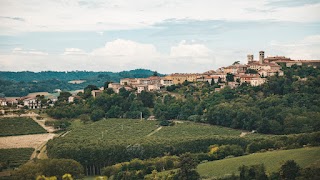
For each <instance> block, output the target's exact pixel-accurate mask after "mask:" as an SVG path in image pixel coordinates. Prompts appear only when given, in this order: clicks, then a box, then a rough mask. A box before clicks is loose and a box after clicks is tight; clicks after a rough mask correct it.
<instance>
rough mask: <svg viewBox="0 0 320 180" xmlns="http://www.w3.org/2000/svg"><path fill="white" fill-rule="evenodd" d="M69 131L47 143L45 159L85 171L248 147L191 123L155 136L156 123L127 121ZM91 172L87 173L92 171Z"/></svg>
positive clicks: (235, 136) (231, 134) (232, 135)
mask: <svg viewBox="0 0 320 180" xmlns="http://www.w3.org/2000/svg"><path fill="white" fill-rule="evenodd" d="M71 127H72V128H71V131H70V132H69V133H68V134H66V135H65V136H64V137H59V138H54V139H53V140H50V141H49V142H48V144H47V150H48V155H49V157H51V158H72V159H75V160H77V161H78V162H80V163H81V164H83V165H84V166H85V167H87V166H90V167H91V166H92V165H93V164H94V166H95V167H92V168H94V169H99V168H101V167H104V166H106V165H111V164H114V163H118V162H124V161H128V160H130V159H132V158H140V159H147V158H152V157H158V156H163V155H164V154H165V153H169V154H181V153H184V152H195V153H197V152H207V150H208V146H209V145H212V144H238V145H240V146H242V147H244V146H246V145H247V144H248V140H247V139H245V138H241V137H239V135H240V134H241V131H239V130H232V129H230V128H224V127H217V126H210V125H202V124H196V123H191V122H184V123H178V124H176V125H174V126H167V127H162V128H161V129H160V130H159V131H157V132H155V130H156V129H158V128H159V125H158V123H157V122H156V121H140V120H128V119H107V120H101V121H98V122H95V123H92V124H87V125H83V124H79V122H75V123H74V124H73V125H72V126H71ZM153 132H155V133H153ZM148 134H152V135H151V136H150V135H148ZM248 136H251V135H248ZM97 167H99V168H97ZM92 168H91V170H87V171H94V170H92ZM97 173H99V172H97Z"/></svg>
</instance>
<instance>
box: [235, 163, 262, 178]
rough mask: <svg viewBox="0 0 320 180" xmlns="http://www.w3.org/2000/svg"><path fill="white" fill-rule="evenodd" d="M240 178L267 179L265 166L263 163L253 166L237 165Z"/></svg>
mask: <svg viewBox="0 0 320 180" xmlns="http://www.w3.org/2000/svg"><path fill="white" fill-rule="evenodd" d="M239 171H240V180H249V179H250V180H251V179H257V180H258V179H259V180H268V176H267V175H266V172H265V167H264V165H263V164H258V165H253V166H245V165H243V166H241V167H239Z"/></svg>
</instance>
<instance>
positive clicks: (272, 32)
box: [0, 0, 320, 73]
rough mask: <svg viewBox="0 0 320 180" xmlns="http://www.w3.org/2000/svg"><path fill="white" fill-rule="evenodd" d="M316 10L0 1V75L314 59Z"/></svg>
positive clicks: (286, 1) (318, 41)
mask: <svg viewBox="0 0 320 180" xmlns="http://www.w3.org/2000/svg"><path fill="white" fill-rule="evenodd" d="M319 12H320V1H319V0H301V1H295V0H239V1H232V0H224V1H221V0H136V1H129V0H108V1H105V0H91V1H86V0H29V1H24V0H1V1H0V71H26V70H28V71H46V70H55V71H72V70H87V71H112V72H117V71H122V70H131V69H136V68H145V69H151V70H155V71H158V72H161V73H173V72H204V71H207V70H210V69H217V68H219V67H221V66H227V65H230V64H232V63H233V62H234V61H240V62H241V63H245V62H246V55H247V54H254V55H255V57H256V58H257V56H258V51H260V50H264V51H265V52H266V56H275V55H284V56H287V57H290V58H292V59H317V60H319V59H320V13H319ZM256 58H255V59H256Z"/></svg>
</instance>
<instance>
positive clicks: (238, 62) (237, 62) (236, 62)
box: [232, 61, 240, 65]
mask: <svg viewBox="0 0 320 180" xmlns="http://www.w3.org/2000/svg"><path fill="white" fill-rule="evenodd" d="M236 64H240V61H235V62H234V63H232V65H236Z"/></svg>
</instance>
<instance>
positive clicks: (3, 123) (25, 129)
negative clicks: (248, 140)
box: [0, 117, 47, 136]
mask: <svg viewBox="0 0 320 180" xmlns="http://www.w3.org/2000/svg"><path fill="white" fill-rule="evenodd" d="M46 132H47V131H46V130H45V129H43V128H42V127H41V126H40V125H39V124H38V123H36V122H34V120H32V119H31V118H22V117H18V118H17V117H14V118H0V136H14V135H25V134H40V133H46Z"/></svg>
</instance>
